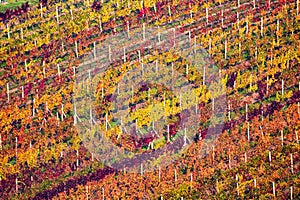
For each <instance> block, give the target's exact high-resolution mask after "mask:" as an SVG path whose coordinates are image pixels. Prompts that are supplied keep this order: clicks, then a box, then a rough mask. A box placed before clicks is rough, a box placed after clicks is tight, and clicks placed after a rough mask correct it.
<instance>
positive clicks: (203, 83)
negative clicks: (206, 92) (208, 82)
mask: <svg viewBox="0 0 300 200" xmlns="http://www.w3.org/2000/svg"><path fill="white" fill-rule="evenodd" d="M202 85H205V66H204V67H203V82H202Z"/></svg>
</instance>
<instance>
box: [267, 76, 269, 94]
mask: <svg viewBox="0 0 300 200" xmlns="http://www.w3.org/2000/svg"><path fill="white" fill-rule="evenodd" d="M268 93H269V76H267V94H268Z"/></svg>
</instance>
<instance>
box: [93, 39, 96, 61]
mask: <svg viewBox="0 0 300 200" xmlns="http://www.w3.org/2000/svg"><path fill="white" fill-rule="evenodd" d="M93 44H94V58H95V59H96V42H93Z"/></svg>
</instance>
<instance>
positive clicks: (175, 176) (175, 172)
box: [174, 169, 177, 182]
mask: <svg viewBox="0 0 300 200" xmlns="http://www.w3.org/2000/svg"><path fill="white" fill-rule="evenodd" d="M174 178H175V182H177V171H176V169H175V170H174Z"/></svg>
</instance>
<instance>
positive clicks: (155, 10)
mask: <svg viewBox="0 0 300 200" xmlns="http://www.w3.org/2000/svg"><path fill="white" fill-rule="evenodd" d="M128 2H129V1H128ZM153 8H154V12H155V13H156V12H157V9H156V4H154V5H153Z"/></svg>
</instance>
